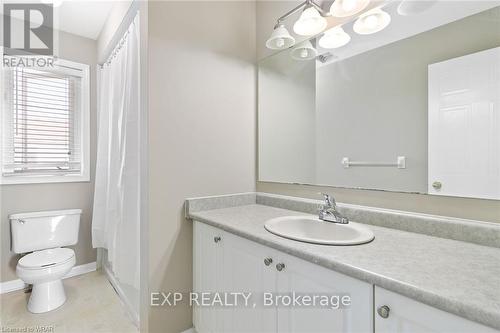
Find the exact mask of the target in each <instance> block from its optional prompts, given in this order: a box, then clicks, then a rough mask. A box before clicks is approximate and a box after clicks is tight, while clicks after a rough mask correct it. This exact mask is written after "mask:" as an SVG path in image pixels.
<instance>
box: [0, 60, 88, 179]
mask: <svg viewBox="0 0 500 333" xmlns="http://www.w3.org/2000/svg"><path fill="white" fill-rule="evenodd" d="M3 76H4V79H3V85H4V89H3V90H4V93H5V98H4V107H3V111H2V115H1V120H2V127H1V129H2V135H1V140H2V144H1V148H2V153H1V154H0V156H1V157H0V158H1V168H2V169H1V172H2V174H1V183H2V184H19V183H49V182H65V181H88V180H89V166H90V165H89V164H90V163H89V82H88V77H89V67H88V65H83V64H78V63H74V62H70V61H65V60H58V61H57V62H56V63H55V64H54V67H51V68H49V69H47V68H28V67H18V68H5V69H4V70H3Z"/></svg>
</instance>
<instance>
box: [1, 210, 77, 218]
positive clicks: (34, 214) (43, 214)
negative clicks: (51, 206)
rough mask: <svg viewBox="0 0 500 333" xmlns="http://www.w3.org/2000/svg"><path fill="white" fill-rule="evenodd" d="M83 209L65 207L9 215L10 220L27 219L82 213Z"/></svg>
mask: <svg viewBox="0 0 500 333" xmlns="http://www.w3.org/2000/svg"><path fill="white" fill-rule="evenodd" d="M81 213H82V210H81V209H64V210H46V211H43V212H29V213H18V214H11V215H9V220H18V219H27V218H32V217H47V216H61V215H76V214H81Z"/></svg>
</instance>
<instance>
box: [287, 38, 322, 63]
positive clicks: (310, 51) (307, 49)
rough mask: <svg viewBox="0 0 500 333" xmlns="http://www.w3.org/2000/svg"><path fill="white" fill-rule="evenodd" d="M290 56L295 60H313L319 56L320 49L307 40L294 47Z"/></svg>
mask: <svg viewBox="0 0 500 333" xmlns="http://www.w3.org/2000/svg"><path fill="white" fill-rule="evenodd" d="M290 56H291V57H292V58H293V59H295V60H311V59H315V58H316V57H317V56H318V51H316V49H315V48H314V46H313V45H312V44H311V42H310V41H308V40H306V41H305V42H302V43H301V44H299V45H297V46H296V47H295V48H293V49H292V51H291V52H290Z"/></svg>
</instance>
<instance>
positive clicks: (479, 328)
mask: <svg viewBox="0 0 500 333" xmlns="http://www.w3.org/2000/svg"><path fill="white" fill-rule="evenodd" d="M383 306H386V307H387V309H388V310H389V313H388V316H387V318H383V317H382V316H381V315H380V314H378V309H379V308H381V307H383ZM375 332H376V333H424V332H425V333H430V332H436V333H495V332H496V333H499V331H496V330H494V329H493V328H489V327H486V326H483V325H481V324H478V323H475V322H472V321H469V320H466V319H463V318H460V317H458V316H455V315H453V314H451V313H448V312H445V311H441V310H439V309H436V308H433V307H431V306H429V305H426V304H423V303H420V302H417V301H414V300H412V299H410V298H407V297H404V296H401V295H399V294H396V293H393V292H391V291H388V290H385V289H383V288H380V287H375Z"/></svg>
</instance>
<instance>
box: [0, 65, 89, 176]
mask: <svg viewBox="0 0 500 333" xmlns="http://www.w3.org/2000/svg"><path fill="white" fill-rule="evenodd" d="M37 69H39V70H42V71H43V70H47V68H37ZM58 69H60V71H62V72H64V73H69V72H74V73H75V74H77V76H79V77H81V98H80V100H81V105H80V117H81V119H80V122H79V126H80V142H81V161H80V163H81V167H80V173H76V174H75V173H68V174H64V173H57V174H56V173H54V174H50V173H49V172H47V173H40V174H13V175H8V176H5V175H4V174H3V158H4V156H3V155H4V151H3V150H4V148H5V145H4V142H3V141H4V137H3V135H0V185H13V184H44V183H69V182H89V181H90V66H89V65H87V64H82V63H78V62H74V61H69V60H64V59H57V60H55V61H54V68H50V70H49V71H51V72H58ZM4 70H8V69H3V70H2V78H1V79H0V91H2V94H7V91H6V90H5V87H4V85H5V81H4V77H3V76H4V75H3V71H4ZM4 97H6V96H4ZM3 100H4V103H2V110H1V112H0V128H1V130H2V131H3V126H4V123H5V118H6V117H7V116H8V112H7V110H8V105H7V101H8V99H7V98H3Z"/></svg>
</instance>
